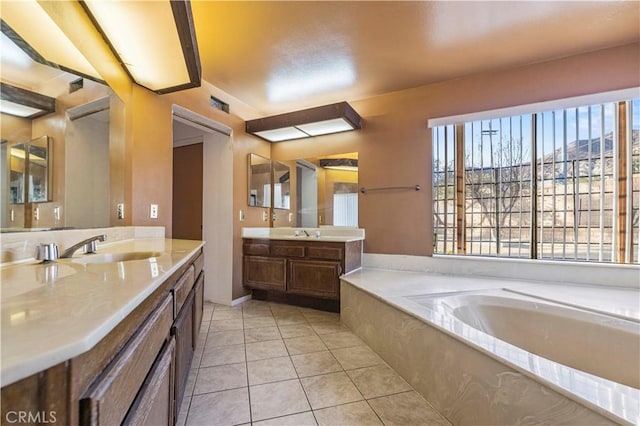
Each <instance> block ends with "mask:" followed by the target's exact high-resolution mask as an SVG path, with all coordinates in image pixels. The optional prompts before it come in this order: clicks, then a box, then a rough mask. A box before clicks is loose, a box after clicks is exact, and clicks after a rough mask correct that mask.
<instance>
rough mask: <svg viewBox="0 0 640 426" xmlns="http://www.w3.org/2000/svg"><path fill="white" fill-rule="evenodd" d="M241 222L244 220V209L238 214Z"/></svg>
mask: <svg viewBox="0 0 640 426" xmlns="http://www.w3.org/2000/svg"><path fill="white" fill-rule="evenodd" d="M238 217H239V219H240V222H244V210H242V209H240V214H239V215H238Z"/></svg>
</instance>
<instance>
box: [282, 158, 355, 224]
mask: <svg viewBox="0 0 640 426" xmlns="http://www.w3.org/2000/svg"><path fill="white" fill-rule="evenodd" d="M278 164H281V166H279V167H280V170H281V171H280V172H279V171H278V166H277V165H278ZM285 168H287V169H290V172H289V176H287V179H286V180H287V185H288V186H289V188H290V191H289V196H288V197H287V199H286V200H287V202H289V212H288V213H284V212H278V211H275V212H274V213H275V219H274V221H273V226H274V227H278V226H294V227H305V228H306V227H308V228H316V227H319V226H349V227H357V226H358V153H357V152H350V153H344V154H331V155H324V156H318V157H307V158H293V159H278V161H275V160H274V207H277V206H276V205H275V203H276V202H277V201H275V200H276V198H275V197H276V195H277V193H276V189H275V185H276V184H277V183H278V181H279V179H280V178H279V176H280V177H282V176H286V174H287V172H285V171H284V169H285ZM283 180H284V179H283Z"/></svg>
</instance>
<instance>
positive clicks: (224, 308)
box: [213, 303, 242, 311]
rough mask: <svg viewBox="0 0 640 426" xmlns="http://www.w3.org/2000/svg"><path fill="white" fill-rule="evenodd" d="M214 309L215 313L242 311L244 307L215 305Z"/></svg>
mask: <svg viewBox="0 0 640 426" xmlns="http://www.w3.org/2000/svg"><path fill="white" fill-rule="evenodd" d="M213 305H214V307H213V309H214V311H241V310H242V307H241V306H229V305H221V304H219V303H214V304H213Z"/></svg>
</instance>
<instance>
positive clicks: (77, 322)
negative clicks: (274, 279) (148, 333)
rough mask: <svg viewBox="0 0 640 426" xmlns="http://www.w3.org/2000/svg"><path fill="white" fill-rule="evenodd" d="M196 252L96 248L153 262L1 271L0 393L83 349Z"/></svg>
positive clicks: (131, 243)
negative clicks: (149, 255) (152, 254)
mask: <svg viewBox="0 0 640 426" xmlns="http://www.w3.org/2000/svg"><path fill="white" fill-rule="evenodd" d="M203 245H204V242H202V241H189V240H171V239H165V238H140V239H135V240H128V241H121V242H117V243H110V244H102V245H99V248H98V253H120V252H141V251H149V252H159V253H160V255H158V256H157V257H152V258H149V259H143V260H133V261H126V262H115V263H101V264H99V263H86V259H87V258H88V257H89V256H92V255H82V254H76V256H74V258H72V259H59V260H57V261H56V262H52V263H48V264H41V263H38V262H37V261H30V262H24V263H18V264H13V265H8V266H4V267H2V268H1V269H0V277H1V287H0V289H1V292H0V300H1V308H0V314H1V315H2V327H1V328H2V335H1V342H2V348H1V366H0V373H1V374H0V380H1V383H2V386H5V385H7V384H10V383H13V382H16V381H18V380H20V379H22V378H25V377H28V376H30V375H32V374H34V373H37V372H39V371H42V370H45V369H47V368H49V367H52V366H54V365H56V364H58V363H60V362H63V361H65V360H68V359H71V358H73V357H75V356H78V355H80V354H82V353H84V352H86V351H88V350H89V349H91V348H92V347H93V346H95V345H96V344H97V343H98V342H99V341H100V340H101V339H102V338H104V337H105V336H106V335H107V334H108V333H109V332H110V331H111V330H112V329H113V328H115V326H116V325H118V324H119V323H120V321H122V320H123V319H124V318H125V317H126V316H127V315H128V314H130V313H131V312H132V311H133V310H134V309H135V308H136V307H137V306H138V305H139V304H140V303H141V302H142V301H144V300H145V299H146V298H147V297H148V296H149V295H151V294H152V293H153V291H154V290H155V289H156V288H158V287H159V286H160V284H162V282H163V281H165V280H166V279H167V278H169V276H170V275H171V274H172V273H173V272H175V271H176V270H177V269H178V268H179V267H180V266H181V265H182V264H184V262H186V261H187V260H188V259H189V258H190V257H191V256H193V255H194V254H195V253H196V252H197V251H198V250H199V249H200V248H201V247H202V246H203Z"/></svg>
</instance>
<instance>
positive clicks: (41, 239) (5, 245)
mask: <svg viewBox="0 0 640 426" xmlns="http://www.w3.org/2000/svg"><path fill="white" fill-rule="evenodd" d="M164 231H165V230H164V227H163V226H114V227H111V228H91V229H65V230H59V231H28V232H9V233H3V234H2V235H1V236H0V238H1V241H0V263H1V264H5V263H9V262H20V261H25V260H29V259H32V258H33V256H34V253H35V250H36V247H37V246H38V245H39V244H41V243H56V244H58V247H59V249H60V253H62V252H63V251H64V250H65V249H66V248H67V247H70V246H72V245H74V244H75V243H77V242H78V241H82V240H84V239H86V238H89V237H93V236H94V235H100V234H105V235H106V236H107V241H106V242H104V243H98V247H102V246H108V245H109V244H111V243H114V242H118V241H125V240H131V239H134V238H164Z"/></svg>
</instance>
